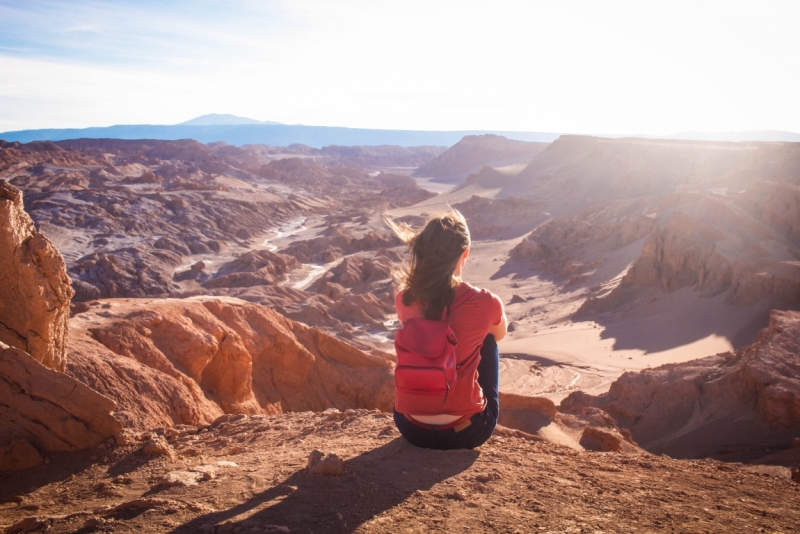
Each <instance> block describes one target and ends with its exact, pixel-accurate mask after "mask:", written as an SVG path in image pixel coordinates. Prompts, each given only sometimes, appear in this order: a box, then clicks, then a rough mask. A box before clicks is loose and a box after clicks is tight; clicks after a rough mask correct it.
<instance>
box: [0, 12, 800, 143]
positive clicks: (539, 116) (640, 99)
mask: <svg viewBox="0 0 800 534" xmlns="http://www.w3.org/2000/svg"><path fill="white" fill-rule="evenodd" d="M798 27H800V2H794V1H768V0H762V1H758V2H756V1H753V2H744V1H735V0H730V1H703V0H696V1H692V2H688V1H686V2H684V1H680V0H675V1H663V2H662V1H628V0H609V1H603V2H600V1H589V0H586V1H578V0H574V1H561V2H552V1H547V2H535V1H516V2H512V1H503V0H496V1H493V2H471V1H469V0H461V1H458V2H455V1H438V2H435V1H418V0H404V1H397V2H393V1H375V0H372V1H367V0H342V1H333V0H313V1H312V0H296V1H292V2H288V1H286V2H284V1H275V2H258V1H245V0H240V1H229V2H224V3H223V2H210V1H196V2H180V1H173V2H169V1H162V2H155V1H138V2H105V1H86V2H63V1H37V0H27V1H8V0H0V131H7V130H17V129H28V128H48V127H86V126H105V125H111V124H141V123H149V124H174V123H177V122H182V121H184V120H187V119H190V118H192V117H195V116H198V115H202V114H205V113H233V114H237V115H243V116H248V117H251V118H255V119H260V120H276V121H280V122H284V123H288V124H315V125H336V126H353V127H374V128H404V129H428V130H432V129H444V130H452V129H496V130H527V131H556V132H576V133H630V134H635V133H651V134H669V133H674V132H678V131H685V130H701V131H730V130H755V129H777V130H790V131H800V106H798V105H797V104H796V95H797V94H798V91H799V90H800V69H799V68H797V66H796V65H797V62H798V60H797V56H798V53H797V51H798V50H800V46H798V45H799V44H800V43H798V33H800V32H798V31H797V28H798Z"/></svg>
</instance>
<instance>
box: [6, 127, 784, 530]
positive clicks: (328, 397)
mask: <svg viewBox="0 0 800 534" xmlns="http://www.w3.org/2000/svg"><path fill="white" fill-rule="evenodd" d="M451 207H452V208H454V209H457V210H459V211H460V212H462V213H463V214H464V216H465V217H466V219H467V221H468V224H469V227H470V231H471V237H472V246H471V253H470V258H469V260H468V263H467V265H466V267H465V271H464V279H465V280H466V281H468V282H470V283H472V284H473V285H476V286H480V287H485V288H488V289H490V290H491V291H493V292H494V293H496V294H497V295H499V296H500V297H501V299H502V300H503V302H504V304H505V308H506V312H507V314H508V318H509V321H510V323H509V334H508V335H507V337H506V338H505V339H503V340H502V341H501V342H500V353H501V377H500V391H501V399H500V405H501V415H500V425H501V426H500V427H498V430H497V431H496V433H495V436H494V437H493V438H492V439H491V440H490V441H489V442H488V443H487V444H486V445H484V446H482V447H480V448H478V449H476V450H462V451H447V452H444V451H433V450H424V449H417V448H415V447H413V446H411V445H409V444H408V443H407V442H406V441H405V440H404V439H403V438H402V437H400V435H399V433H398V432H397V430H396V429H395V427H394V425H393V422H392V418H391V411H392V408H393V403H394V382H393V370H394V364H395V359H396V358H395V355H394V349H393V345H392V341H393V338H394V334H395V331H396V330H397V328H398V326H399V325H398V320H397V316H396V314H395V310H394V295H395V294H396V292H397V291H398V289H399V280H398V277H397V269H398V267H399V266H400V265H401V264H402V263H403V261H404V260H405V258H406V247H405V245H404V244H403V243H401V242H400V241H399V239H398V238H397V237H396V236H395V235H394V234H393V233H392V232H391V231H390V229H389V227H388V226H387V224H386V222H385V218H387V217H388V218H391V219H392V220H394V221H397V222H401V223H406V224H408V225H409V226H411V227H412V228H420V227H422V225H423V224H424V223H425V221H426V220H427V218H428V217H430V216H432V215H435V214H438V213H441V212H443V211H445V210H447V209H449V208H451ZM0 417H2V419H1V420H2V421H3V423H2V424H0V528H4V529H5V531H6V532H8V533H20V532H34V531H45V530H46V531H47V532H94V531H98V532H204V533H207V534H211V533H216V534H223V533H229V532H231V533H234V532H428V531H439V532H484V531H487V532H488V531H500V532H517V531H518V532H638V531H641V532H653V531H662V530H663V531H668V532H718V531H727V532H754V531H766V532H794V531H797V530H798V525H800V506H798V503H800V143H792V142H716V141H692V140H665V139H644V138H617V139H612V138H603V137H592V136H578V135H563V136H560V137H559V138H558V139H556V140H555V141H553V142H552V143H544V142H527V141H518V140H511V139H507V138H505V137H502V136H498V135H492V134H486V135H470V136H466V137H464V138H463V139H461V140H460V141H459V142H458V143H456V144H455V145H453V146H449V147H447V146H417V147H403V146H389V145H384V146H326V147H324V148H312V147H310V146H306V145H300V144H291V145H289V146H283V147H281V146H270V145H258V144H250V145H248V144H245V145H242V146H235V145H229V144H226V143H223V142H217V143H209V144H203V143H200V142H197V141H194V140H188V139H187V140H178V141H167V140H120V139H75V140H64V141H57V142H51V141H34V142H29V143H19V142H6V141H0ZM313 451H319V453H314V452H313ZM320 454H321V456H320Z"/></svg>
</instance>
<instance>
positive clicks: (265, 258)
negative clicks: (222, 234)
mask: <svg viewBox="0 0 800 534" xmlns="http://www.w3.org/2000/svg"><path fill="white" fill-rule="evenodd" d="M299 266H300V262H298V261H297V260H296V259H295V258H294V257H292V256H287V255H285V254H274V253H272V252H270V251H268V250H254V251H251V252H246V253H245V254H242V255H241V256H239V257H238V258H236V259H235V260H233V261H231V262H228V263H226V264H224V265H222V266H221V267H220V268H219V270H218V271H217V272H216V274H214V276H213V277H212V278H211V280H209V281H208V282H206V283H205V284H203V286H204V287H206V288H210V289H213V288H219V287H250V286H257V285H274V284H277V283H278V282H282V281H284V280H286V274H287V273H288V272H289V271H291V270H293V269H296V268H298V267H299Z"/></svg>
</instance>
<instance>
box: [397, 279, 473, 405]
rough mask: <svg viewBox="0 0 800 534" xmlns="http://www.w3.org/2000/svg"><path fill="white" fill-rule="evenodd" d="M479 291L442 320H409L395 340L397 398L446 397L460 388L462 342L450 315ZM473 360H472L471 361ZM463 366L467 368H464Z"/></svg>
mask: <svg viewBox="0 0 800 534" xmlns="http://www.w3.org/2000/svg"><path fill="white" fill-rule="evenodd" d="M475 293H477V291H476V290H475V289H474V288H470V289H469V290H468V291H467V292H466V293H465V294H464V295H462V296H461V298H459V299H458V300H456V301H455V302H453V303H452V304H451V305H450V306H449V311H448V308H447V307H445V309H444V310H442V318H441V320H439V321H436V320H434V319H420V318H414V319H408V320H406V322H405V324H404V325H403V328H401V329H400V330H398V331H397V334H396V335H395V338H394V349H395V351H396V352H397V366H396V367H395V370H394V385H395V394H396V395H397V396H398V397H399V396H401V395H429V396H434V397H443V399H442V404H444V403H446V402H447V395H448V394H449V393H450V390H451V389H453V388H454V387H455V385H456V379H457V376H458V374H457V373H458V369H459V367H460V365H456V346H457V345H458V340H456V335H455V333H454V332H453V329H452V328H450V322H449V321H447V315H448V313H449V312H452V311H453V310H454V309H456V308H457V307H458V306H460V305H461V304H463V303H464V302H465V301H466V300H467V299H469V298H470V297H472V296H473V295H474V294H475ZM471 359H472V358H468V359H467V361H469V360H471ZM462 365H463V364H462Z"/></svg>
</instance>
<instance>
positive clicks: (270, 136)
mask: <svg viewBox="0 0 800 534" xmlns="http://www.w3.org/2000/svg"><path fill="white" fill-rule="evenodd" d="M486 133H493V134H497V135H502V136H504V137H506V138H508V139H517V140H520V141H536V142H542V143H550V142H552V141H554V140H555V139H557V138H558V136H559V134H557V133H542V132H491V131H486V130H470V131H453V132H448V131H420V130H370V129H366V128H342V127H338V126H302V125H288V124H263V123H262V124H228V125H209V126H202V125H195V126H192V125H186V124H176V125H169V126H168V125H147V124H134V125H118V126H107V127H95V128H66V129H48V130H21V131H16V132H4V133H0V139H4V140H6V141H20V142H22V143H29V142H31V141H64V140H67V139H156V140H165V141H176V140H178V139H194V140H196V141H199V142H201V143H214V142H216V141H224V142H226V143H228V144H230V145H236V146H242V145H247V144H262V145H273V146H288V145H291V144H293V143H302V144H304V145H308V146H311V147H314V148H322V147H325V146H330V145H339V146H380V145H399V146H406V147H407V146H451V145H454V144H456V143H457V142H458V141H460V140H461V138H462V137H464V136H465V135H481V134H486Z"/></svg>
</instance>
